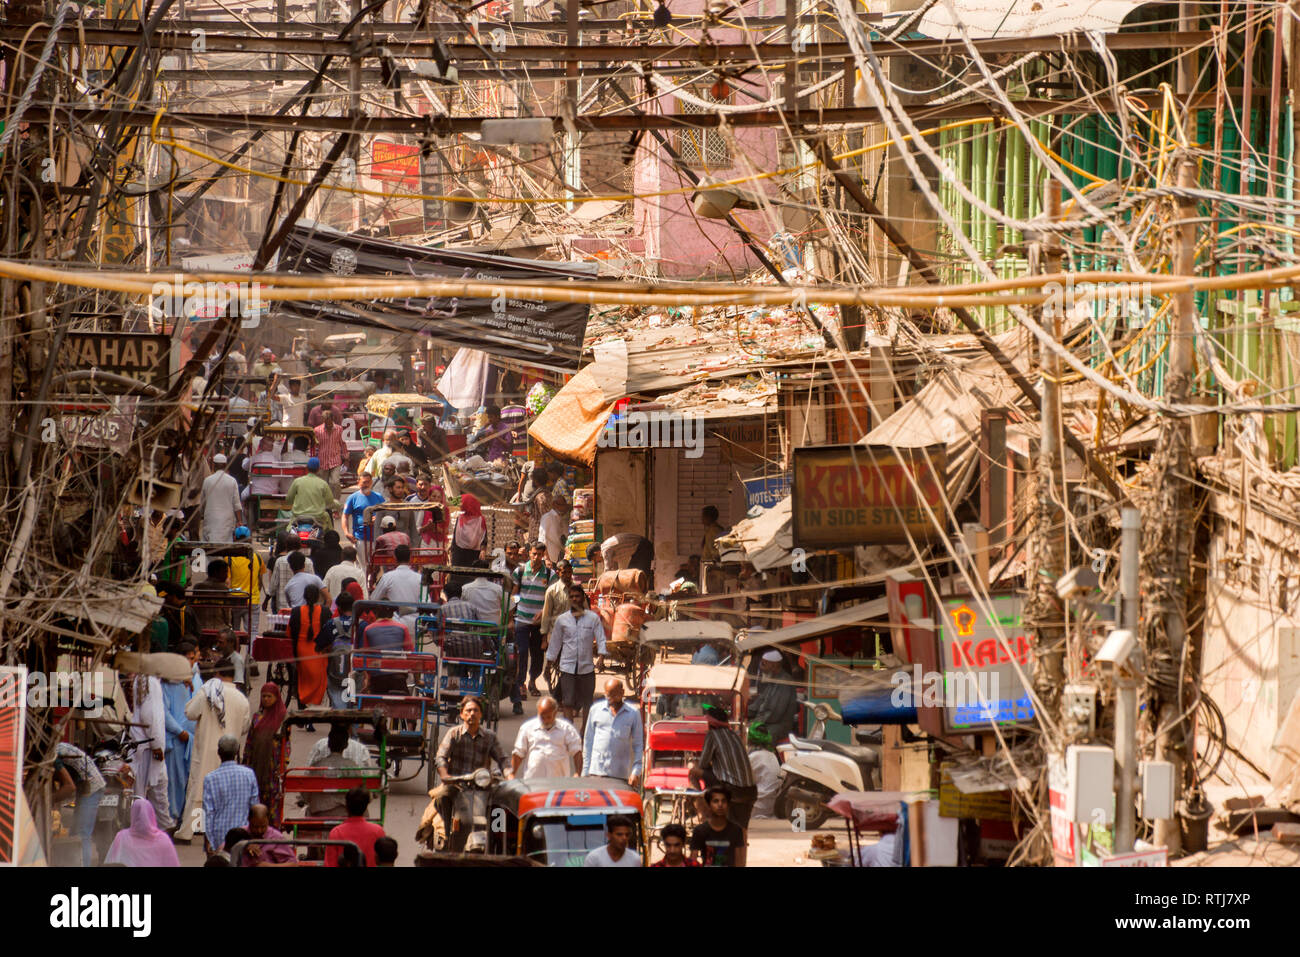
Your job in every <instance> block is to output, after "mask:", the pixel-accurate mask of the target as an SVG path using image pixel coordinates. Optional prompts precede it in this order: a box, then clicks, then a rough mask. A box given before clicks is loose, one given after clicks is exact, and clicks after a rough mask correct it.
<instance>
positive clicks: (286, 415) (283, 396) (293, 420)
mask: <svg viewBox="0 0 1300 957" xmlns="http://www.w3.org/2000/svg"><path fill="white" fill-rule="evenodd" d="M277 398H278V400H279V402H280V408H281V409H282V410H283V417H282V418H281V420H280V422H281V424H282V425H292V426H295V427H297V428H302V426H303V424H304V423H305V421H306V418H307V396H305V395H304V394H303V391H302V380H301V379H290V380H289V388H288V389H287V390H284V391H282V392H280V393H279V394H278V396H277Z"/></svg>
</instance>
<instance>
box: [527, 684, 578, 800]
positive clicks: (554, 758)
mask: <svg viewBox="0 0 1300 957" xmlns="http://www.w3.org/2000/svg"><path fill="white" fill-rule="evenodd" d="M559 710H560V706H559V705H558V704H556V701H555V699H554V698H552V697H551V696H550V695H546V696H544V697H542V698H540V699H538V701H537V717H535V718H530V719H529V720H527V721H525V722H524V723H523V726H522V727H520V729H519V734H518V736H516V738H515V747H514V750H513V751H512V752H511V754H510V764H511V770H512V771H513V772H514V774H515V777H520V776H521V775H520V773H519V768H520V766H522V767H523V769H524V771H523V775H522V777H523V779H524V780H525V781H529V780H532V779H533V778H567V777H571V776H573V775H575V774H578V773H579V772H581V771H582V738H581V737H580V736H579V734H578V729H577V728H575V727H574V726H573V725H572V724H570V723H569V722H568V721H565V720H564V719H563V718H557V717H556V713H557V712H558V711H559Z"/></svg>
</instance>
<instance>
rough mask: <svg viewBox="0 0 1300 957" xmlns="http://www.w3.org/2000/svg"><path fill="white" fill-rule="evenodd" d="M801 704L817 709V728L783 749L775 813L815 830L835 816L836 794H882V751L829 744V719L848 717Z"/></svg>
mask: <svg viewBox="0 0 1300 957" xmlns="http://www.w3.org/2000/svg"><path fill="white" fill-rule="evenodd" d="M799 704H800V705H801V706H803V707H805V708H810V709H812V713H813V718H814V723H813V729H812V732H811V733H810V735H809V736H808V737H806V738H800V737H796V736H795V735H793V734H792V735H790V739H789V742H788V743H787V744H782V745H778V746H777V749H776V750H777V751H778V752H779V753H780V755H781V758H782V762H783V763H782V765H781V784H780V787H779V788H778V790H777V792H776V804H775V812H776V816H777V817H779V818H786V819H788V820H790V821H791V822H792V823H794V824H796V825H800V824H801V825H802V826H803V827H804V828H805V829H807V830H815V829H816V828H819V827H821V826H822V824H823V823H824V822H825V821H826V818H827V817H829V816H830V809H829V808H828V807H827V806H826V802H827V801H829V800H830V799H831V798H832V797H834V796H835V795H836V794H838V793H840V792H841V791H873V790H879V789H880V749H879V747H878V746H872V745H859V744H838V743H836V742H834V741H828V740H826V737H825V735H826V722H827V720H829V719H831V718H834V719H835V720H836V721H842V720H843V717H842V716H841V715H840V714H839V712H837V711H835V709H833V708H832V707H831V706H830V705H827V704H815V705H813V704H809V703H808V702H806V701H801V702H799Z"/></svg>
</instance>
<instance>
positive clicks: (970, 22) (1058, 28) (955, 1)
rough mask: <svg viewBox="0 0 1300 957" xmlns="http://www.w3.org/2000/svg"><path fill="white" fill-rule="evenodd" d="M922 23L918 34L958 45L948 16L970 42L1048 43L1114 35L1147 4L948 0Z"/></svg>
mask: <svg viewBox="0 0 1300 957" xmlns="http://www.w3.org/2000/svg"><path fill="white" fill-rule="evenodd" d="M951 2H952V10H950V9H949V5H948V3H947V2H941V3H938V4H936V5H935V6H934V7H933V8H931V10H930V12H929V13H927V14H925V16H923V17H921V22H920V24H919V26H918V27H917V29H918V30H919V31H920V32H921V33H923V34H924V35H925V36H927V37H933V38H934V39H936V40H959V39H960V38H961V33H960V31H959V30H958V29H957V25H956V24H957V21H956V20H954V18H953V15H952V12H953V10H955V11H956V12H957V14H958V16H959V17H960V18H961V22H963V23H965V24H966V31H967V33H969V34H970V36H971V38H972V39H976V40H978V39H984V38H987V37H1050V36H1057V35H1060V34H1064V33H1074V32H1076V31H1088V30H1099V31H1101V32H1102V33H1118V32H1119V29H1120V26H1121V25H1122V24H1123V22H1124V18H1125V17H1127V16H1128V15H1129V14H1130V13H1132V12H1133V11H1134V10H1136V9H1137V8H1138V7H1141V6H1145V5H1146V4H1147V3H1150V2H1151V0H951Z"/></svg>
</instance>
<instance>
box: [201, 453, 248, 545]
mask: <svg viewBox="0 0 1300 957" xmlns="http://www.w3.org/2000/svg"><path fill="white" fill-rule="evenodd" d="M212 464H213V465H214V466H216V471H215V472H213V473H212V474H211V475H209V476H208V477H207V478H205V479H204V480H203V488H202V490H201V491H200V492H199V499H200V500H201V501H202V502H203V540H204V541H205V542H233V541H234V540H235V528H236V527H237V526H239V525H243V524H244V506H243V505H242V504H241V503H240V501H239V483H238V482H237V481H235V477H234V476H233V475H231V474H230V473H229V472H227V471H226V457H225V456H224V455H222V454H221V453H220V452H218V453H217V454H216V455H214V456H213V457H212Z"/></svg>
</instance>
